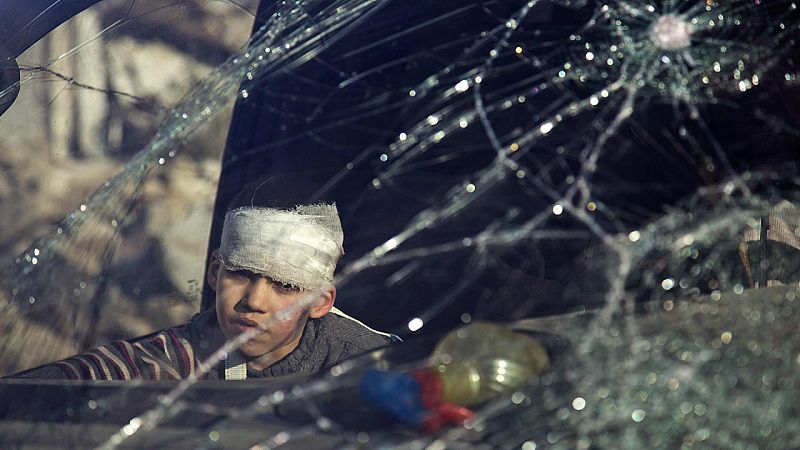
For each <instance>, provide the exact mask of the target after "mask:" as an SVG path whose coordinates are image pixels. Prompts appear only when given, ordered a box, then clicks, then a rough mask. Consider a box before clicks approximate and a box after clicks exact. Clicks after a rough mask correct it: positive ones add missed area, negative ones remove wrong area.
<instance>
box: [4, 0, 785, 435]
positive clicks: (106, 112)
mask: <svg viewBox="0 0 800 450" xmlns="http://www.w3.org/2000/svg"><path fill="white" fill-rule="evenodd" d="M58 3H59V2H53V4H54V5H56V4H58ZM798 14H799V13H798V11H797V7H796V4H795V3H794V2H792V1H782V0H778V1H769V2H766V1H752V0H748V1H738V0H734V1H728V2H717V1H712V0H702V1H698V0H663V1H652V2H646V1H642V2H639V1H608V2H588V1H580V0H576V1H570V0H558V1H556V0H549V1H545V0H529V1H511V0H510V1H502V2H496V1H484V0H476V1H467V0H460V1H455V0H443V1H437V2H401V1H396V0H395V1H389V0H328V1H315V0H292V1H285V2H272V1H267V0H263V1H261V2H259V1H256V0H240V1H236V2H234V1H228V0H226V1H206V0H190V1H175V2H167V1H160V0H136V1H134V0H125V1H122V0H107V1H102V2H98V3H97V4H96V5H94V6H91V7H90V8H88V9H86V10H85V11H83V12H81V13H79V14H77V15H76V16H75V17H74V18H72V19H69V20H67V21H66V22H65V23H64V24H63V25H60V26H59V27H58V28H56V29H55V30H54V31H52V32H50V33H48V34H47V35H46V36H44V37H43V38H41V39H40V40H38V41H37V42H36V43H35V44H33V45H32V46H31V47H30V48H28V49H27V50H25V51H24V53H22V54H20V55H14V56H15V60H16V65H17V66H18V68H19V79H20V81H19V82H18V83H11V84H10V85H9V86H8V87H5V86H4V87H0V89H4V90H2V91H0V95H5V96H6V97H7V98H10V97H11V96H13V95H17V97H16V99H15V100H14V102H13V104H12V105H10V107H9V109H8V110H7V111H6V112H5V113H4V114H3V115H2V117H0V130H2V133H0V149H2V151H0V164H2V165H1V166H0V167H2V169H0V198H2V202H0V208H2V209H3V210H4V214H2V217H3V222H2V226H0V230H2V231H1V232H0V244H1V245H2V246H1V247H0V252H2V257H3V258H4V259H5V261H7V264H6V265H4V266H2V267H3V268H2V285H1V286H2V291H1V292H2V294H1V295H2V296H1V297H0V298H2V304H3V314H2V315H0V330H2V333H3V339H2V340H0V355H1V356H0V373H2V374H4V375H9V374H13V373H16V372H19V371H22V370H25V369H30V368H32V367H37V366H40V365H42V364H46V363H49V362H52V361H56V360H60V359H63V358H67V357H69V356H72V355H75V354H79V353H82V352H85V351H87V350H88V349H91V348H93V347H96V346H98V345H103V344H107V343H109V342H112V341H117V340H124V339H131V338H134V337H137V336H143V335H147V334H149V333H153V332H156V331H158V330H162V329H164V328H167V327H172V326H176V325H180V324H182V323H185V322H186V321H187V320H189V319H190V318H191V317H192V316H193V315H194V314H196V313H197V312H198V311H201V310H205V309H207V308H209V307H212V306H213V304H214V300H213V292H210V291H209V289H210V288H211V287H210V286H209V285H208V283H207V279H206V278H207V277H206V269H207V262H208V260H209V255H210V252H211V251H213V250H215V249H217V248H220V232H221V227H222V220H223V217H222V216H224V210H223V211H222V212H220V209H219V208H220V205H224V204H227V202H229V201H230V200H231V198H232V197H233V196H234V194H235V193H236V192H238V191H239V190H241V188H242V187H243V186H244V185H246V184H247V183H248V182H250V181H253V180H257V179H259V178H261V177H263V176H270V175H281V176H288V177H291V178H293V179H296V180H299V181H301V182H303V183H306V184H308V185H311V186H313V187H314V192H315V195H316V196H318V198H323V197H325V198H334V199H335V201H336V205H337V207H338V212H339V215H340V217H341V224H342V228H343V229H344V235H345V238H344V256H343V257H342V259H341V260H340V261H339V264H338V267H337V268H336V272H335V276H334V277H333V283H334V284H335V286H336V290H337V292H338V295H337V297H336V306H337V307H338V308H340V309H341V310H343V311H345V312H347V313H348V314H350V315H352V316H354V317H356V318H358V319H359V320H361V321H363V322H364V323H366V324H368V325H369V326H370V327H374V328H375V329H377V330H382V331H386V332H387V333H389V334H392V335H395V336H399V337H400V338H402V339H403V340H405V341H406V342H404V343H402V344H395V345H393V346H391V347H389V348H388V349H384V350H379V351H377V352H374V353H370V354H367V355H365V356H363V357H360V358H357V359H354V360H352V361H349V362H346V363H342V364H338V365H336V366H334V367H333V368H331V369H329V370H326V371H324V372H323V373H322V374H320V375H319V376H316V377H310V378H302V379H293V378H280V379H276V380H275V381H274V382H271V381H261V382H259V383H256V382H250V381H248V382H246V383H239V384H233V385H231V384H230V383H232V382H227V383H228V384H226V382H223V381H220V382H205V383H206V384H205V386H204V382H197V381H198V378H202V376H199V375H198V376H194V377H189V378H187V379H184V380H183V381H181V382H180V383H173V384H168V383H167V384H165V383H155V382H154V383H151V384H148V383H131V384H117V385H115V384H104V383H103V382H95V383H88V384H85V385H81V386H85V389H87V391H84V392H83V393H82V394H79V395H77V396H76V397H74V399H73V400H65V401H63V402H61V401H59V402H55V403H50V405H52V406H51V407H50V408H49V409H50V410H51V411H49V412H48V413H52V415H51V416H48V417H49V418H43V417H44V416H41V415H36V414H35V413H31V414H30V415H24V414H23V415H22V417H19V416H14V415H13V414H10V413H9V412H6V413H5V414H6V415H7V417H9V419H7V420H5V421H4V422H3V425H2V426H3V430H4V431H3V432H2V433H0V435H4V436H8V438H0V440H4V441H5V442H8V443H13V444H15V445H16V444H19V445H21V446H24V445H25V443H26V442H27V443H31V442H50V444H52V445H65V446H74V447H78V448H85V447H94V446H99V447H101V448H117V447H126V446H131V447H137V446H139V447H170V448H172V447H174V446H176V445H179V444H180V445H182V446H186V447H203V448H205V447H224V448H240V447H250V446H254V445H256V446H260V447H256V448H273V447H281V446H285V447H287V448H310V447H318V448H331V447H345V448H351V447H352V448H361V447H368V448H373V447H375V448H377V447H400V448H521V449H524V450H533V449H537V448H563V449H566V448H580V449H589V448H676V447H681V448H742V449H744V448H793V447H797V446H798V445H800V442H798V440H797V437H796V434H795V433H794V431H793V430H795V429H796V425H797V424H796V423H795V422H796V421H797V419H796V417H797V414H796V413H795V410H796V406H795V403H796V402H795V397H794V395H797V391H796V388H797V383H798V381H800V380H798V378H797V375H796V372H797V371H796V366H797V364H798V362H800V359H798V358H800V357H798V354H799V352H800V350H799V349H798V347H800V345H798V342H797V340H796V339H795V338H794V334H795V333H793V322H796V318H797V316H796V314H797V312H796V311H795V310H796V309H798V307H797V301H796V298H797V294H798V292H797V290H798V287H799V286H800V285H799V284H798V283H800V253H798V252H800V238H798V236H800V229H799V228H798V227H800V212H798V206H800V204H799V203H798V202H800V198H798V189H797V188H798V182H800V179H798V174H797V164H796V160H797V156H798V155H797V149H798V148H800V147H798V144H799V143H800V142H798V140H800V132H798V130H799V128H798V125H797V119H798V113H800V111H798V107H797V105H798V93H800V91H799V90H798V82H797V72H798V69H797V67H796V58H797V50H796V48H795V41H796V39H797V37H798V35H799V34H800V30H798V27H800V20H799V19H800V17H798ZM251 32H252V34H251ZM4 52H5V53H8V50H4ZM4 67H9V66H8V64H6V65H5V66H4ZM17 91H18V92H19V93H18V94H17ZM3 101H6V100H3V98H2V97H0V105H3V104H4V103H2V102H3ZM209 299H210V300H209ZM287 310H291V308H287ZM290 312H291V311H290ZM484 322H496V323H500V324H503V325H504V326H501V327H500V328H491V326H489V325H485V324H484ZM483 326H489V328H481V327H483ZM451 330H456V331H455V333H456V334H453V335H448V334H447V333H448V332H450V331H451ZM475 330H478V331H475ZM509 330H514V331H513V333H511V334H506V333H507V332H509V333H510V331H509ZM448 336H457V337H456V338H453V337H448ZM520 336H523V337H524V339H523V338H522V337H520ZM250 337H252V336H250ZM453 339H454V340H455V343H453V341H452V340H453ZM525 339H533V340H534V341H535V342H538V343H536V344H535V346H534V344H530V343H529V342H528V341H526V340H525ZM246 340H247V337H245V338H244V339H239V340H233V341H228V342H227V343H226V344H225V346H224V347H222V348H221V349H218V350H219V351H216V352H211V356H210V359H209V360H208V361H206V362H205V363H207V364H205V365H202V366H201V367H200V369H202V370H200V372H202V371H209V370H211V369H210V367H211V366H213V365H215V364H218V363H220V362H221V361H223V360H226V358H227V357H228V355H229V354H233V353H234V352H235V351H236V349H237V348H238V347H239V346H241V345H243V344H244V341H246ZM523 341H524V342H523ZM165 345H166V344H165ZM520 355H526V356H525V357H523V356H520ZM542 355H544V356H542ZM526 358H527V359H526ZM454 360H455V363H463V364H462V366H457V367H462V368H463V367H468V368H469V367H472V366H470V364H478V365H480V364H479V363H478V362H477V361H480V360H485V361H488V362H489V363H488V366H490V371H489V373H488V375H487V373H486V372H481V371H480V370H484V369H480V370H479V369H475V370H477V372H469V371H468V370H467V369H464V370H465V372H464V373H461V372H459V370H461V369H453V368H452V367H456V366H450V364H451V363H452V362H453V361H454ZM542 361H547V362H546V363H543V362H542ZM429 367H435V368H437V369H436V370H438V371H439V372H441V373H447V374H449V375H441V377H442V380H443V381H442V382H441V383H443V384H442V385H438V384H435V383H434V384H435V385H437V386H439V388H440V389H443V390H444V394H442V395H444V397H447V396H448V395H449V396H450V397H447V398H449V399H450V400H449V401H450V402H451V403H454V404H457V405H458V406H459V407H463V408H467V409H466V410H464V409H457V410H455V409H446V408H445V407H444V406H442V405H445V404H446V405H450V403H448V402H445V403H438V404H436V405H435V406H436V408H438V409H435V411H436V419H437V420H440V421H442V422H443V423H442V424H438V425H437V426H432V425H431V423H430V421H429V420H428V421H427V422H426V421H425V420H423V421H422V422H421V423H420V422H419V421H416V420H411V419H409V420H406V419H408V416H404V415H403V414H406V413H404V412H402V411H401V412H398V411H397V410H396V409H394V407H393V406H392V405H391V403H393V402H392V399H393V397H392V396H391V395H390V394H387V393H386V392H383V391H381V392H379V393H378V394H375V393H374V391H371V390H370V388H369V387H371V386H378V385H380V386H383V384H381V383H383V379H382V378H381V379H380V380H378V381H376V380H377V379H376V378H374V377H375V376H377V375H376V373H378V372H379V373H380V376H384V375H386V374H401V375H405V374H408V373H411V374H413V377H416V378H415V380H416V382H419V383H421V385H423V386H427V384H426V383H428V382H429V378H424V377H426V376H428V375H430V373H429V372H425V371H424V370H422V371H421V368H429ZM448 367H450V368H449V369H448ZM476 367H477V366H476ZM481 367H483V366H481ZM373 369H380V370H379V371H378V372H375V371H373ZM470 370H472V369H470ZM487 370H489V369H487ZM421 374H422V375H421ZM424 374H428V375H424ZM459 374H460V375H459ZM461 375H463V379H464V380H469V382H470V383H472V384H469V386H473V387H474V386H481V387H480V388H476V389H478V390H479V391H480V392H484V391H483V390H482V389H488V388H487V386H490V385H491V386H493V387H492V388H491V389H494V390H495V391H497V392H495V391H493V392H495V393H494V394H493V395H491V396H489V397H482V396H481V395H479V394H475V393H474V392H473V393H470V394H469V395H468V394H464V393H463V392H460V391H457V389H456V388H454V387H452V386H454V385H452V384H450V385H448V380H454V379H456V378H458V377H459V376H461ZM437 376H439V375H437ZM448 377H449V378H448ZM475 377H477V379H474V378H475ZM423 378H424V379H423ZM512 379H513V380H521V381H519V382H516V381H515V384H513V385H511V384H510V381H508V382H507V380H512ZM462 381H463V380H462ZM9 382H10V381H9ZM195 382H197V383H195ZM450 382H451V383H455V382H454V381H450ZM4 383H5V382H4ZM17 383H18V384H10V385H6V386H5V387H3V389H5V390H6V391H5V392H12V389H14V390H16V392H18V393H19V392H31V393H33V394H31V395H36V393H37V392H39V393H41V392H45V391H37V390H36V389H40V388H41V389H45V388H47V386H50V388H52V389H61V388H60V387H59V386H61V385H59V384H58V383H55V384H52V383H54V382H50V383H51V384H50V385H47V383H45V382H42V383H40V384H42V385H46V386H45V387H44V388H42V387H40V386H39V385H37V384H36V383H35V382H31V381H29V380H25V382H24V383H23V382H17ZM370 383H373V384H370ZM387 383H388V381H387ZM66 385H68V383H67V384H66ZM53 386H55V387H53ZM73 386H74V385H73ZM232 386H233V387H232ZM448 386H450V387H448ZM496 386H500V387H496ZM509 386H510V387H509ZM50 388H47V389H50ZM25 389H28V391H25ZM448 389H453V390H452V391H448ZM47 392H55V391H47ZM58 392H60V391H58ZM70 392H73V393H74V391H70ZM87 392H88V394H87ZM392 392H394V391H392ZM395 394H396V393H395ZM70 395H72V394H70ZM376 396H377V397H376ZM386 396H388V398H389V401H387V402H384V400H385V398H384V397H386ZM376 398H377V400H375V399H376ZM467 398H469V401H468V400H466V399H467ZM15 399H16V400H15V402H19V403H18V404H12V405H11V407H10V409H9V411H10V410H12V409H14V408H17V407H20V408H21V406H22V404H23V399H22V397H21V396H20V395H17V397H15ZM382 399H383V400H382ZM473 400H474V401H473ZM387 403H388V405H387ZM41 405H47V403H41ZM450 406H452V405H450ZM38 408H39V409H44V408H45V406H40V407H38ZM425 408H428V409H427V411H428V413H426V414H433V413H430V411H431V409H430V408H429V407H428V406H425ZM443 408H444V409H443ZM447 408H449V406H447ZM29 409H30V408H29ZM33 409H36V408H33ZM376 409H377V410H380V411H381V413H380V414H384V416H381V419H380V420H378V419H376V417H377V416H378V415H376V414H373V412H374V410H376ZM445 409H446V410H445ZM371 411H372V412H371ZM26 414H27V413H26ZM409 414H410V413H409ZM54 417H55V418H54ZM426 417H427V418H429V417H430V416H426ZM453 417H456V418H458V420H455V419H453ZM426 420H427V419H426ZM98 421H99V422H98ZM54 424H59V425H60V426H55V425H54ZM53 427H55V428H53ZM6 430H7V431H6ZM46 435H50V436H51V437H50V439H51V441H47V440H46V439H45V437H43V436H46ZM58 436H65V437H64V438H63V439H64V440H63V441H59V440H56V441H52V439H61V438H59V437H58ZM37 439H38V441H37ZM42 439H45V440H42Z"/></svg>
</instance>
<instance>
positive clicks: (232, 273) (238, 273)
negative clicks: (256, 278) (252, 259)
mask: <svg viewBox="0 0 800 450" xmlns="http://www.w3.org/2000/svg"><path fill="white" fill-rule="evenodd" d="M225 274H226V275H227V276H228V277H229V278H235V279H237V280H246V279H250V278H251V277H252V272H250V271H248V270H230V269H228V268H226V269H225Z"/></svg>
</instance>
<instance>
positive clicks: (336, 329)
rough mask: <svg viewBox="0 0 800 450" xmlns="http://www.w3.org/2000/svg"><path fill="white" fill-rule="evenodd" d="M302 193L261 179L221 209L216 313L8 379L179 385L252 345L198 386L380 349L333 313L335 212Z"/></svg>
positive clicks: (328, 363)
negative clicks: (221, 356) (229, 344)
mask: <svg viewBox="0 0 800 450" xmlns="http://www.w3.org/2000/svg"><path fill="white" fill-rule="evenodd" d="M302 192H304V188H303V187H300V186H297V185H292V184H291V183H286V182H284V181H280V182H278V181H277V180H276V179H275V178H271V179H268V180H266V181H264V182H261V183H259V184H256V185H252V186H251V187H249V188H246V189H245V190H244V191H243V192H241V193H240V194H238V195H237V197H236V198H234V200H233V201H232V202H231V203H230V204H229V206H228V212H227V214H226V215H225V222H224V225H223V231H222V239H221V245H220V248H219V249H218V250H216V251H214V253H213V255H212V256H211V261H210V264H209V268H208V273H207V279H208V283H209V284H210V286H211V288H212V289H213V290H214V291H215V293H216V308H210V309H209V310H207V311H204V312H201V313H200V314H197V315H196V316H195V317H193V318H192V319H191V320H190V321H189V323H187V324H185V325H183V326H179V327H175V328H168V329H166V330H163V331H160V332H157V333H154V334H151V335H148V336H145V337H142V338H138V339H134V340H131V341H117V342H112V343H110V344H107V345H103V346H100V347H97V348H94V349H92V350H90V351H89V352H87V353H85V354H83V355H79V356H74V357H71V358H67V359H64V360H61V361H58V362H55V363H51V364H47V365H45V366H41V367H38V368H35V369H30V370H27V371H24V372H21V373H18V374H16V375H13V377H26V378H69V379H88V380H133V379H144V380H179V379H184V378H186V377H188V376H190V375H192V374H196V375H200V365H201V363H203V362H206V360H207V359H208V358H209V357H210V356H211V355H212V354H213V353H214V352H215V351H216V350H218V349H219V348H220V347H222V346H223V344H224V343H225V342H226V341H229V340H232V339H236V338H237V337H240V335H242V334H244V333H247V336H252V337H251V338H250V339H248V340H247V341H246V342H244V343H243V344H242V345H241V346H240V347H239V348H238V351H235V352H231V353H230V354H229V355H228V357H227V358H226V359H225V360H224V361H222V362H220V363H218V364H216V366H214V367H213V368H212V369H211V370H209V371H208V372H207V373H205V374H204V375H202V376H200V378H204V379H227V380H232V379H233V380H242V379H247V378H264V377H275V376H284V375H309V374H313V373H317V372H320V371H322V370H325V369H328V368H330V367H332V366H334V365H336V364H338V363H339V362H342V361H344V360H346V359H348V358H351V357H354V356H357V355H360V354H362V353H365V352H368V351H370V350H373V349H376V348H378V347H382V346H385V345H388V344H389V343H391V342H392V339H391V337H390V335H388V334H385V333H380V332H377V331H375V330H372V329H371V328H368V327H367V326H365V325H364V324H362V323H361V322H358V321H357V320H355V319H352V318H350V317H348V316H347V315H345V314H344V313H342V312H341V311H339V310H337V309H336V308H334V307H333V305H334V301H335V299H336V287H335V286H334V285H333V273H334V269H335V268H336V263H337V262H338V260H339V258H340V257H341V256H342V254H343V253H344V251H343V247H342V243H343V240H344V239H343V237H344V236H343V232H342V226H341V222H340V220H339V214H338V212H337V209H336V206H335V204H329V203H325V202H320V203H314V204H306V199H307V198H308V196H306V195H303V194H301V193H302ZM211 362H212V363H214V362H215V361H211Z"/></svg>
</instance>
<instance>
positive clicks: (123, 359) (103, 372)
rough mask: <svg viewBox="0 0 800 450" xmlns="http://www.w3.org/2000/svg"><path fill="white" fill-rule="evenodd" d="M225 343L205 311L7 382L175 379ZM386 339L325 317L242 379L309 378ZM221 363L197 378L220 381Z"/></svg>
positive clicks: (340, 319)
mask: <svg viewBox="0 0 800 450" xmlns="http://www.w3.org/2000/svg"><path fill="white" fill-rule="evenodd" d="M224 342H225V338H224V336H223V335H222V331H221V330H220V328H219V325H218V323H217V316H216V311H215V310H214V309H213V308H211V309H209V310H207V311H204V312H202V313H200V314H197V315H196V316H194V317H193V318H192V320H190V321H189V322H188V323H186V324H185V325H183V326H179V327H174V328H168V329H166V330H162V331H160V332H157V333H154V334H151V335H148V336H144V337H141V338H137V339H134V340H130V341H117V342H112V343H110V344H107V345H103V346H100V347H97V348H94V349H92V350H89V351H88V352H87V353H85V354H83V355H78V356H73V357H71V358H67V359H64V360H61V361H57V362H54V363H50V364H47V365H44V366H41V367H37V368H35V369H30V370H27V371H24V372H20V373H18V374H16V375H12V377H24V378H61V379H63V378H67V379H87V380H131V379H143V380H178V379H183V378H186V377H187V376H189V375H190V374H192V373H195V372H196V371H197V370H198V369H199V366H200V363H201V362H204V361H206V360H207V359H208V358H209V357H210V356H211V355H212V353H214V351H216V350H217V349H219V348H220V347H221V346H222V344H223V343H224ZM391 342H392V339H391V338H390V337H388V336H385V335H383V334H380V333H376V332H374V331H372V330H370V329H369V328H367V327H365V326H364V325H361V324H359V323H358V322H355V321H353V320H351V319H348V318H344V317H341V316H337V315H335V314H332V313H329V314H326V315H325V316H323V317H321V318H319V319H310V320H309V321H308V322H307V323H306V326H305V328H304V330H303V335H302V337H301V338H300V342H299V343H298V345H297V348H295V349H294V350H293V351H292V352H291V353H290V354H288V355H286V356H285V357H284V358H283V359H281V360H279V361H277V362H276V363H275V364H273V365H271V366H270V367H268V368H267V369H265V370H263V371H254V370H251V369H249V368H248V370H247V377H248V378H265V377H276V376H286V375H310V374H314V373H318V372H321V371H323V370H325V369H328V368H330V367H332V366H334V365H336V364H338V363H340V362H342V361H344V360H346V359H348V358H352V357H354V356H358V355H360V354H363V353H366V352H368V351H370V350H374V349H377V348H379V347H383V346H386V345H388V344H390V343H391ZM222 366H223V364H217V365H216V366H215V367H214V368H213V369H212V370H211V371H209V372H208V373H207V374H206V375H205V376H203V377H202V378H204V379H224V369H223V367H222Z"/></svg>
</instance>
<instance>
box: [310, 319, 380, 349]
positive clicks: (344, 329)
mask: <svg viewBox="0 0 800 450" xmlns="http://www.w3.org/2000/svg"><path fill="white" fill-rule="evenodd" d="M314 320H315V321H316V328H317V333H316V334H317V336H318V339H321V340H324V341H327V342H330V343H331V344H338V345H341V346H347V347H351V348H352V351H357V352H359V353H363V352H367V351H370V350H374V349H376V348H379V347H383V346H386V345H389V344H391V343H392V341H393V339H392V337H391V335H390V334H388V333H383V332H380V331H377V330H373V329H372V328H370V327H368V326H366V325H365V324H363V323H362V322H360V321H358V320H356V319H354V318H352V317H350V316H348V315H346V314H344V313H343V312H341V311H339V310H332V311H331V312H330V313H328V314H326V315H324V316H322V317H320V318H319V319H314Z"/></svg>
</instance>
